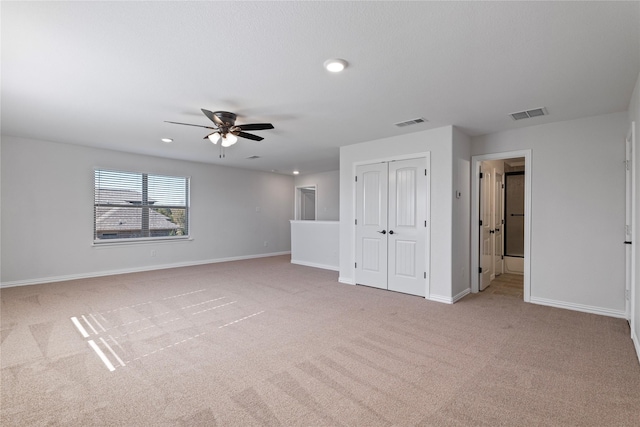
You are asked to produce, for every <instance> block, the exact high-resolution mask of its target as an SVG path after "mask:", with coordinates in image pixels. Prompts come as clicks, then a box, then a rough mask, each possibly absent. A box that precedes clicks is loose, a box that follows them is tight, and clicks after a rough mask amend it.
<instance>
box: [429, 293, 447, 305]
mask: <svg viewBox="0 0 640 427" xmlns="http://www.w3.org/2000/svg"><path fill="white" fill-rule="evenodd" d="M425 299H428V300H429V301H435V302H442V303H445V304H453V298H451V297H446V296H444V295H434V294H431V295H429V296H428V297H425Z"/></svg>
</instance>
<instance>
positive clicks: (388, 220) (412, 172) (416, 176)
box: [355, 158, 427, 296]
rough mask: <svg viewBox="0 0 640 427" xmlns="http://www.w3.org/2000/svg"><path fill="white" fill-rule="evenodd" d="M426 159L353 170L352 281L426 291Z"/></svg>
mask: <svg viewBox="0 0 640 427" xmlns="http://www.w3.org/2000/svg"><path fill="white" fill-rule="evenodd" d="M426 170H427V163H426V159H425V158H421V159H410V160H399V161H393V162H385V163H376V164H372V165H362V166H358V167H357V169H356V224H355V225H356V265H355V278H356V283H358V284H361V285H367V286H373V287H376V288H382V289H389V290H393V291H397V292H403V293H408V294H412V295H420V296H425V292H426V283H427V282H426V280H427V277H426V276H427V270H426V265H427V263H426V241H427V239H426V237H427V234H426V230H427V228H426V225H427V217H426V216H427V177H426Z"/></svg>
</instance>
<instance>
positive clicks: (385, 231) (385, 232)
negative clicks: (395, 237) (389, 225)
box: [378, 230, 387, 234]
mask: <svg viewBox="0 0 640 427" xmlns="http://www.w3.org/2000/svg"><path fill="white" fill-rule="evenodd" d="M378 233H382V234H387V230H382V231H378Z"/></svg>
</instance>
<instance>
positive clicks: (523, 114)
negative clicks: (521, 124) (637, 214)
mask: <svg viewBox="0 0 640 427" xmlns="http://www.w3.org/2000/svg"><path fill="white" fill-rule="evenodd" d="M547 114H549V113H548V112H547V109H546V108H544V107H543V108H534V109H533V110H527V111H518V112H517V113H510V114H509V116H510V117H511V118H512V119H513V120H523V119H530V118H532V117H538V116H546V115H547Z"/></svg>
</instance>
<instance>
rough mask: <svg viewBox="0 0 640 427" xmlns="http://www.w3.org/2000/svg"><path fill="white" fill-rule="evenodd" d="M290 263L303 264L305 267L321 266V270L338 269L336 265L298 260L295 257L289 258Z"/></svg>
mask: <svg viewBox="0 0 640 427" xmlns="http://www.w3.org/2000/svg"><path fill="white" fill-rule="evenodd" d="M291 264H297V265H304V266H305V267H314V268H322V269H323V270H332V271H339V270H340V267H338V266H337V265H325V264H316V263H315V262H307V261H299V260H295V259H292V260H291Z"/></svg>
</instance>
